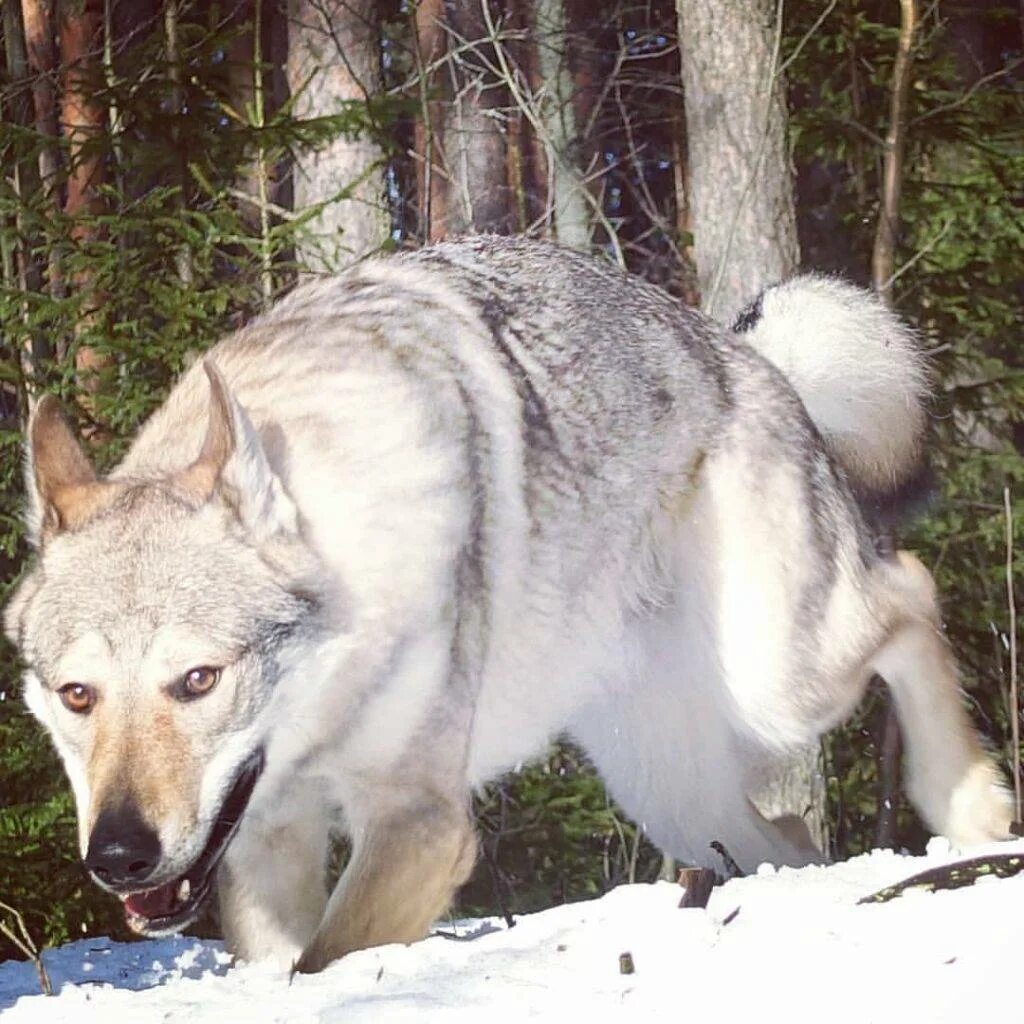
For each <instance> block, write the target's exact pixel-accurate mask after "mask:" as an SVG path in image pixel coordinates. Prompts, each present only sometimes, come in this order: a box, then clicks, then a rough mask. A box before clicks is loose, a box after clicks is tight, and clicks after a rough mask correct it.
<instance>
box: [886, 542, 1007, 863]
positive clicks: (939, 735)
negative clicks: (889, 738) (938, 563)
mask: <svg viewBox="0 0 1024 1024" xmlns="http://www.w3.org/2000/svg"><path fill="white" fill-rule="evenodd" d="M878 574H879V575H880V578H879V579H878V584H879V590H880V593H881V594H882V595H883V596H882V598H881V600H882V601H884V602H885V604H887V605H889V606H890V607H889V617H890V618H891V620H892V621H893V622H894V625H893V626H892V628H891V630H890V632H889V634H888V636H887V637H886V639H885V641H884V642H883V643H882V645H881V647H880V648H879V649H878V650H877V651H876V652H875V654H874V656H873V657H872V658H871V659H870V666H871V668H872V670H873V671H875V672H877V673H878V675H880V676H881V677H882V678H883V679H884V680H885V682H886V683H887V684H888V686H889V688H890V690H891V691H892V695H893V700H894V702H895V705H896V712H897V715H898V718H899V722H900V726H901V728H902V730H903V734H904V738H905V747H906V785H907V793H908V795H909V796H910V799H911V800H912V801H913V803H914V805H915V806H916V807H917V809H918V811H919V812H920V814H921V817H922V818H923V819H924V821H925V822H926V823H927V825H928V826H929V827H930V828H932V829H933V830H935V831H936V832H938V833H940V834H942V835H945V836H947V837H948V838H949V839H950V840H952V841H953V842H954V843H956V844H958V845H959V844H970V843H979V842H985V841H987V840H993V839H1005V838H1008V837H1009V835H1010V823H1011V821H1012V804H1011V801H1010V797H1009V794H1008V793H1007V791H1006V789H1005V787H1004V785H1003V782H1002V779H1001V777H1000V773H999V771H998V769H997V768H996V766H995V764H994V763H993V761H992V759H991V758H990V757H989V755H988V754H987V753H986V752H985V750H984V749H983V748H982V745H981V742H980V741H979V739H978V736H977V734H976V733H975V731H974V729H973V727H972V725H971V723H970V720H969V718H968V716H967V713H966V711H965V710H964V707H963V704H962V701H961V696H960V689H959V684H958V673H957V666H956V661H955V659H954V657H953V654H952V652H951V651H950V649H949V646H948V644H947V643H946V641H945V638H944V637H943V635H942V632H941V627H940V620H939V610H938V604H937V601H936V596H935V584H934V582H933V580H932V577H931V574H930V573H929V572H928V570H927V569H925V567H924V566H923V565H922V564H921V563H920V562H919V561H918V560H917V559H916V558H914V557H913V555H910V554H908V553H907V552H900V553H899V554H898V555H897V556H896V558H895V559H893V560H892V561H889V562H886V563H885V564H884V565H883V566H881V567H880V568H879V570H878Z"/></svg>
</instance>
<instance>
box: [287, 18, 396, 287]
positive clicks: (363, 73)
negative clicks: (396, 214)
mask: <svg viewBox="0 0 1024 1024" xmlns="http://www.w3.org/2000/svg"><path fill="white" fill-rule="evenodd" d="M379 29H380V26H379V22H378V10H377V4H376V3H375V2H374V0H288V61H287V66H286V71H287V77H288V86H289V89H290V90H291V92H292V95H293V96H294V95H296V94H298V99H297V100H296V103H295V108H294V112H295V115H296V116H297V117H300V118H313V117H324V116H328V115H331V114H336V113H338V111H339V110H340V109H341V105H342V104H344V103H347V102H350V101H353V100H356V101H364V102H365V101H366V100H369V99H370V98H371V97H373V96H375V95H376V94H378V93H379V92H380V90H381V87H382V84H381V66H380V31H379ZM385 170H386V167H385V156H384V151H383V150H382V149H381V147H380V145H379V144H378V143H377V142H376V141H375V140H374V139H372V138H369V137H368V136H366V135H365V134H364V135H362V136H360V137H359V138H357V139H351V138H342V137H338V138H336V139H334V141H333V142H331V143H330V144H328V145H327V146H325V147H323V148H322V149H319V150H317V151H316V152H308V153H306V154H304V155H302V156H300V158H299V159H298V160H297V161H296V164H295V168H294V190H295V191H294V203H295V210H296V212H299V211H302V210H304V209H307V208H308V207H310V206H313V205H315V204H317V203H325V205H324V207H323V209H322V210H320V212H319V213H317V214H316V216H315V217H313V218H312V219H311V220H310V222H309V225H308V227H309V233H308V238H307V240H306V241H304V242H302V243H300V244H299V246H298V247H297V253H296V255H297V257H298V259H299V261H300V263H303V264H305V266H306V267H307V268H308V269H309V270H312V271H316V272H323V271H330V270H338V269H341V268H342V267H345V266H347V265H350V264H352V263H354V262H355V261H357V260H359V259H360V258H362V257H363V256H366V255H367V254H369V253H372V252H375V251H376V250H377V249H379V248H380V247H381V245H383V244H384V242H385V241H386V240H387V238H388V235H389V233H390V230H391V218H390V212H389V209H388V205H387V202H386V199H385Z"/></svg>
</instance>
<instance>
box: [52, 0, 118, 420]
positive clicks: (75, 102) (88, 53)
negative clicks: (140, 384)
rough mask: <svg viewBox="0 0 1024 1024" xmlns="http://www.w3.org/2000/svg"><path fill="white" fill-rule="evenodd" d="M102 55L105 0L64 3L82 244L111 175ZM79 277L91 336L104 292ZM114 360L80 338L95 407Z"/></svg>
mask: <svg viewBox="0 0 1024 1024" xmlns="http://www.w3.org/2000/svg"><path fill="white" fill-rule="evenodd" d="M102 57H103V3H102V0H83V2H82V3H80V4H63V5H61V10H60V60H61V67H62V69H63V83H62V85H63V88H62V92H61V123H62V125H63V130H64V136H65V138H66V139H67V140H68V177H67V196H66V198H65V200H64V213H65V215H66V216H67V217H69V218H73V219H76V218H77V220H76V221H75V223H74V224H73V225H72V228H71V238H72V241H73V242H74V243H76V244H78V245H88V244H89V243H90V242H93V241H95V240H96V239H97V238H98V237H99V234H100V229H99V226H98V224H97V223H96V219H95V218H96V216H97V215H98V214H99V213H101V212H102V209H103V203H102V199H101V197H100V194H99V192H98V189H99V186H100V185H101V184H102V183H103V181H104V178H105V171H104V163H103V156H102V153H101V152H100V148H99V142H100V141H101V139H102V136H103V132H104V128H105V127H106V107H105V106H104V104H103V101H102V100H101V99H98V98H97V97H100V96H101V95H102V85H103V64H102ZM73 283H74V287H75V290H76V292H77V293H78V294H79V295H81V296H83V305H82V307H81V312H80V315H79V319H78V324H77V335H78V338H79V339H82V338H88V335H89V334H90V333H91V331H92V330H93V329H94V328H95V323H96V319H97V316H98V312H99V310H100V309H101V308H102V306H103V296H102V295H100V294H99V293H98V292H97V291H96V286H95V282H94V281H93V280H92V279H91V277H90V276H89V275H88V273H86V272H80V273H78V274H77V275H76V276H75V278H74V281H73ZM109 365H110V359H109V357H108V356H106V355H105V354H103V353H101V352H98V351H97V350H96V349H95V348H93V347H92V346H91V345H89V344H88V343H87V341H86V342H82V341H81V340H80V343H79V345H78V348H77V350H76V352H75V370H76V373H77V374H78V383H79V386H80V388H81V391H82V396H81V404H82V406H83V408H84V409H86V411H88V412H89V413H94V412H95V408H94V405H93V401H92V398H91V396H92V395H93V394H95V393H96V392H97V391H98V390H99V387H100V381H99V373H100V371H101V370H103V369H104V368H106V367H107V366H109ZM88 433H89V434H90V436H97V434H98V425H96V424H93V426H92V427H91V428H89V430H88Z"/></svg>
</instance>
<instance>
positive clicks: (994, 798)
mask: <svg viewBox="0 0 1024 1024" xmlns="http://www.w3.org/2000/svg"><path fill="white" fill-rule="evenodd" d="M1013 812H1014V807H1013V799H1012V798H1011V796H1010V794H1009V792H1008V791H1007V789H1006V787H1005V785H1004V784H1003V781H1002V779H1001V777H1000V774H999V772H998V771H997V770H996V768H995V767H994V766H993V765H992V764H990V763H989V762H988V761H982V762H979V763H977V764H975V765H974V766H973V767H972V768H971V769H970V770H969V771H968V772H967V774H966V775H965V776H964V778H963V779H962V780H961V781H960V783H959V784H958V785H956V786H955V787H954V788H953V791H952V793H951V794H950V798H949V806H948V812H947V815H946V820H945V821H944V822H941V823H940V824H941V828H940V829H939V831H940V832H941V833H942V834H943V835H944V836H946V837H947V838H948V839H949V840H950V842H952V843H953V844H954V845H956V846H973V845H975V844H977V843H989V842H993V841H997V840H1002V839H1012V838H1013V835H1014V833H1013V827H1012V826H1013V817H1014V814H1013Z"/></svg>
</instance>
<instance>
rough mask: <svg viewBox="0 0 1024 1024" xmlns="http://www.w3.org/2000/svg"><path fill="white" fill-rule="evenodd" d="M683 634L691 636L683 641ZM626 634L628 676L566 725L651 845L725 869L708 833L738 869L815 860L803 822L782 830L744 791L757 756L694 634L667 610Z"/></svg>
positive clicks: (711, 664)
mask: <svg viewBox="0 0 1024 1024" xmlns="http://www.w3.org/2000/svg"><path fill="white" fill-rule="evenodd" d="M680 636H685V637H687V638H688V639H692V640H693V642H692V643H690V644H687V645H686V646H685V649H681V647H682V645H681V644H680ZM632 642H633V644H634V645H635V653H634V657H633V658H631V659H630V660H631V662H632V663H633V666H634V669H633V673H632V678H630V679H626V680H621V681H619V682H618V683H616V684H612V685H609V686H608V687H606V688H605V690H604V692H603V694H602V695H601V697H600V698H598V699H597V700H595V701H594V702H592V703H591V704H589V705H588V706H587V707H585V708H583V709H582V710H581V711H580V712H578V713H577V715H576V717H575V718H574V720H573V722H572V723H571V725H570V732H571V734H572V735H573V737H574V738H575V739H577V740H578V741H579V742H580V744H581V745H582V746H583V747H584V749H585V750H586V751H587V753H588V755H589V756H590V757H591V759H592V760H593V761H594V763H595V765H596V766H597V769H598V771H599V772H600V774H601V777H602V779H603V780H604V782H605V784H606V785H607V787H608V790H609V792H610V793H611V795H612V796H613V797H614V799H615V800H616V801H617V802H618V803H619V804H620V805H621V806H622V807H623V808H624V809H625V810H626V812H627V813H628V814H629V815H630V816H631V817H632V818H633V819H634V820H635V821H636V822H637V823H638V824H639V825H640V826H642V827H643V829H644V831H645V832H646V833H647V835H648V836H649V837H650V839H651V840H652V841H653V842H654V843H655V844H656V845H658V846H659V847H660V848H661V849H662V850H664V851H665V852H666V853H669V854H671V855H672V856H674V857H676V858H678V859H679V860H683V861H686V862H688V863H691V864H700V865H702V866H706V867H710V868H714V869H716V870H718V871H721V870H722V869H723V866H724V865H723V861H722V858H721V857H720V855H719V854H718V853H716V852H715V851H714V850H713V849H712V848H711V845H710V844H711V842H712V841H714V840H717V841H719V842H721V843H722V844H723V845H724V846H725V848H726V849H727V850H728V852H729V854H730V855H731V856H732V857H733V859H734V860H735V861H736V862H737V863H738V864H739V866H740V867H741V868H742V869H743V870H744V871H753V870H755V869H756V868H757V866H758V865H759V864H762V863H765V862H767V863H772V864H789V865H793V866H799V865H803V864H808V863H814V862H820V860H821V859H822V858H821V854H820V853H819V852H818V851H817V850H816V849H815V848H814V846H813V844H811V843H809V842H808V841H807V839H809V836H807V833H806V829H804V830H803V834H801V833H800V832H799V830H793V829H789V830H788V833H787V829H786V828H785V827H783V828H780V827H778V826H777V825H775V824H774V823H773V822H770V821H768V820H767V819H765V818H764V817H763V816H762V815H761V814H759V813H758V811H757V810H756V808H755V807H754V806H753V804H752V803H751V802H750V800H749V799H748V798H747V783H748V781H749V780H748V772H749V771H750V769H751V768H752V767H754V764H755V759H754V758H753V757H752V756H751V754H750V750H749V747H748V746H747V745H745V744H744V743H742V742H741V741H739V740H738V738H737V736H736V733H735V731H734V729H733V727H732V725H731V723H730V721H729V718H728V715H727V713H726V711H725V709H724V708H723V707H722V696H721V695H722V688H721V686H720V684H718V685H717V689H716V680H717V678H718V677H717V675H716V669H715V665H714V659H713V657H711V656H710V651H705V648H704V646H703V645H702V643H701V641H700V638H699V637H695V636H693V635H692V632H691V631H687V630H686V629H685V626H684V624H682V623H681V622H680V620H679V618H678V614H675V615H674V614H673V613H672V612H671V611H666V612H663V613H662V615H661V616H660V618H657V619H653V620H649V621H647V622H644V623H642V624H639V625H638V626H637V627H636V631H635V634H634V636H633V637H632ZM684 655H685V658H686V661H685V662H683V660H682V658H683V656H684ZM784 824H785V823H784Z"/></svg>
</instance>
